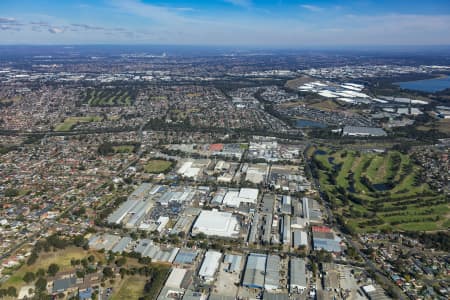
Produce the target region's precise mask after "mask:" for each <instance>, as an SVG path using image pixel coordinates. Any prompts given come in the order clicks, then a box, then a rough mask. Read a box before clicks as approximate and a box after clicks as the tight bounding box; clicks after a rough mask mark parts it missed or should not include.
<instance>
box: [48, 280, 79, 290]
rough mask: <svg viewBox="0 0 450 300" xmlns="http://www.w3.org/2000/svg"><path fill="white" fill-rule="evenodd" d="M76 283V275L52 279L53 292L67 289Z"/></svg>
mask: <svg viewBox="0 0 450 300" xmlns="http://www.w3.org/2000/svg"><path fill="white" fill-rule="evenodd" d="M76 283H77V278H76V277H69V278H64V279H56V280H55V281H53V289H52V290H53V292H54V293H56V292H62V291H66V290H67V289H69V288H71V287H73V286H75V284H76Z"/></svg>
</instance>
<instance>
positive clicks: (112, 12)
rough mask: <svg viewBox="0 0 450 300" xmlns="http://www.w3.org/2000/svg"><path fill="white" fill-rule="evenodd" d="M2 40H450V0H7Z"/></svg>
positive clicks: (1, 14) (263, 43)
mask: <svg viewBox="0 0 450 300" xmlns="http://www.w3.org/2000/svg"><path fill="white" fill-rule="evenodd" d="M0 44H159V45H223V46H258V47H280V48H282V47H314V46H324V47H333V46H384V45H386V46H388V45H389V46H408V45H416V46H417V45H421V46H427V45H450V0H427V1H418V0H361V1H353V0H316V1H312V0H311V1H290V0H284V1H283V0H272V1H269V0H261V1H258V0H197V1H192V0H191V1H187V0H174V1H151V0H0Z"/></svg>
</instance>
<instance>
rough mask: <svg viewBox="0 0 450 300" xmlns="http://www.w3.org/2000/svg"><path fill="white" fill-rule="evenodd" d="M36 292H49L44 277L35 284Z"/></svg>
mask: <svg viewBox="0 0 450 300" xmlns="http://www.w3.org/2000/svg"><path fill="white" fill-rule="evenodd" d="M35 286H36V290H38V291H40V292H43V291H45V290H47V280H46V279H45V278H44V277H39V278H38V280H36V283H35Z"/></svg>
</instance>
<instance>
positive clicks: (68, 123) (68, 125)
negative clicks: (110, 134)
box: [55, 116, 102, 131]
mask: <svg viewBox="0 0 450 300" xmlns="http://www.w3.org/2000/svg"><path fill="white" fill-rule="evenodd" d="M101 120H102V117H100V116H87V117H68V118H66V119H65V120H64V122H62V123H59V124H57V125H56V126H55V131H70V130H72V129H73V127H74V126H75V125H77V124H78V123H90V122H100V121H101Z"/></svg>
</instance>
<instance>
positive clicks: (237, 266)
mask: <svg viewBox="0 0 450 300" xmlns="http://www.w3.org/2000/svg"><path fill="white" fill-rule="evenodd" d="M224 261H225V262H226V263H229V264H230V267H229V268H228V270H229V271H230V272H239V271H240V270H241V262H242V256H240V255H234V254H227V255H225V259H224Z"/></svg>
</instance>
